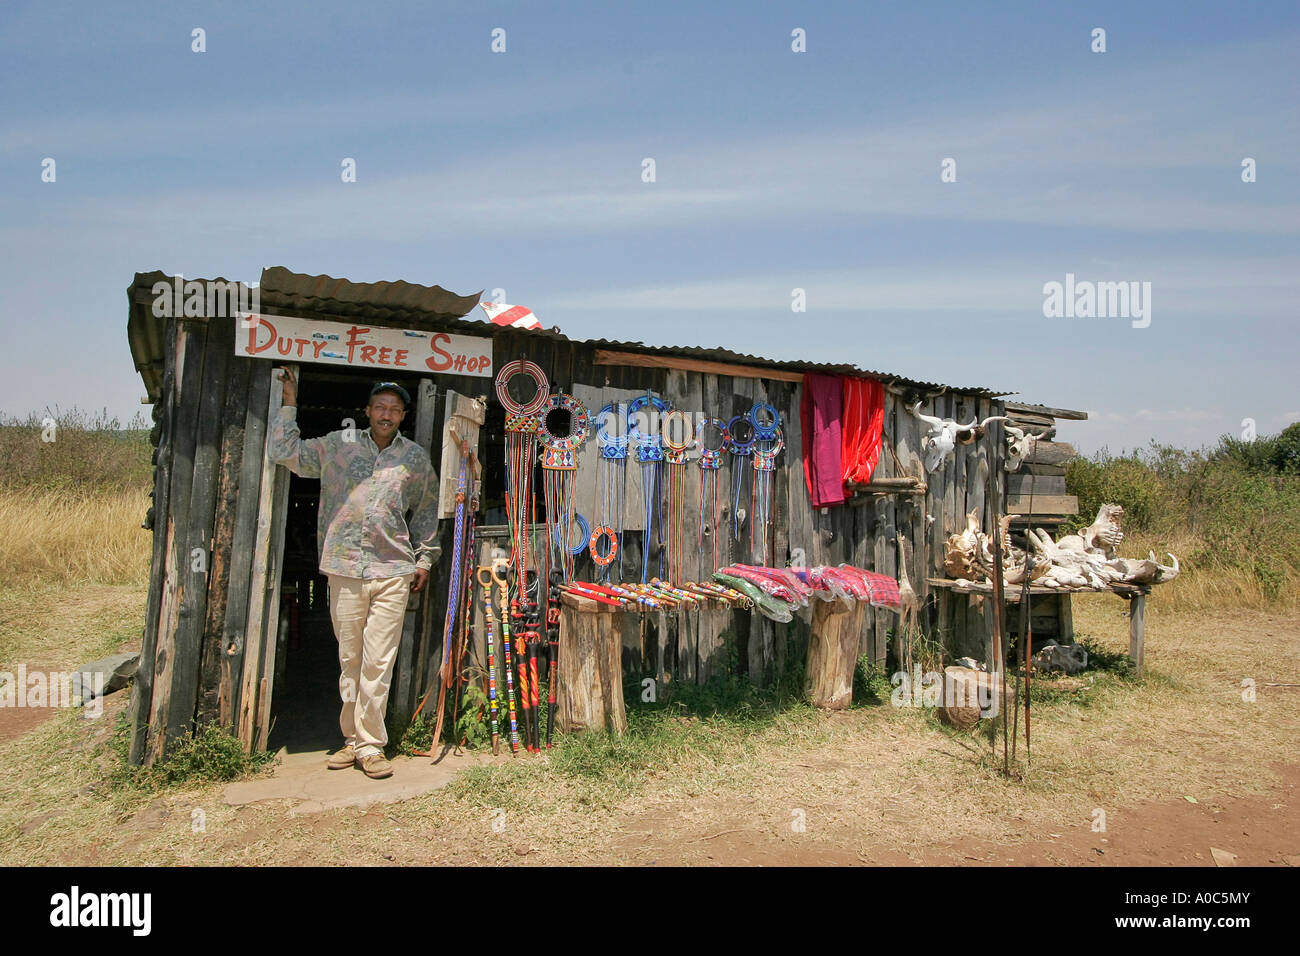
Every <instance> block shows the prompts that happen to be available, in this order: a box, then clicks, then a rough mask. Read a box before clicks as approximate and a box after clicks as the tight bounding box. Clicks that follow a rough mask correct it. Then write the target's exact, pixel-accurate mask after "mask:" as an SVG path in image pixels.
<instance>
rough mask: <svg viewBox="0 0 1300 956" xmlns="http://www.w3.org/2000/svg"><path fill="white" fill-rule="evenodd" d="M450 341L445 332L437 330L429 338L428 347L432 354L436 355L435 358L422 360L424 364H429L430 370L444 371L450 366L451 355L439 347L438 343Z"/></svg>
mask: <svg viewBox="0 0 1300 956" xmlns="http://www.w3.org/2000/svg"><path fill="white" fill-rule="evenodd" d="M450 341H451V336H450V335H448V334H447V333H446V332H439V333H438V334H437V335H434V336H432V337H431V338H430V339H429V348H430V349H431V350H432V351H433V354H434V355H436V356H438V358H437V359H432V358H427V359H425V360H424V364H425V365H427V366H429V368H430V369H431V370H432V371H435V372H445V371H447V369H449V368H451V355H450V354H449V353H448V352H447V351H446V350H445V349H442V348H439V343H444V344H445V343H447V342H450Z"/></svg>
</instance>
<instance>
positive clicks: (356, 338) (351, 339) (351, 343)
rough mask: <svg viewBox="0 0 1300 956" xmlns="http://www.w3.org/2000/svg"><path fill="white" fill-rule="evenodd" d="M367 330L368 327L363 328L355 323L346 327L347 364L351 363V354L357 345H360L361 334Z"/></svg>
mask: <svg viewBox="0 0 1300 956" xmlns="http://www.w3.org/2000/svg"><path fill="white" fill-rule="evenodd" d="M369 331H370V330H369V329H364V328H361V327H360V326H356V325H354V326H352V328H350V329H348V364H349V365H351V364H352V358H353V354H354V352H355V351H356V348H357V346H358V345H360V344H361V343H362V341H363V340H362V338H361V336H363V335H365V334H366V333H368V332H369Z"/></svg>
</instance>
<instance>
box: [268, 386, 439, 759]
mask: <svg viewBox="0 0 1300 956" xmlns="http://www.w3.org/2000/svg"><path fill="white" fill-rule="evenodd" d="M380 380H383V381H396V382H398V383H399V384H400V385H401V386H402V387H403V388H405V389H406V391H407V392H408V393H409V394H410V395H411V402H412V404H411V407H410V408H408V409H407V412H406V417H405V418H404V419H403V420H402V426H401V432H402V434H403V435H404V436H405V437H407V438H410V439H412V440H414V438H415V421H416V413H417V409H416V403H417V402H418V401H419V396H420V387H419V386H420V382H419V379H418V378H415V377H410V376H405V377H402V376H396V377H395V376H392V375H391V374H386V375H384V376H383V377H382V379H381V378H379V377H377V375H376V374H375V373H370V372H367V371H364V370H358V371H350V370H342V369H336V368H333V367H330V366H321V365H302V366H300V368H299V374H298V416H297V417H298V427H299V430H300V432H301V434H302V437H303V438H318V437H320V436H322V435H325V434H328V433H329V432H332V431H337V430H339V429H342V428H347V427H354V428H356V429H357V431H358V432H360V431H362V430H364V429H365V428H366V427H367V425H368V422H367V420H366V415H365V410H364V409H365V406H366V403H367V401H368V400H369V397H370V388H371V387H372V386H373V385H374V383H375V382H376V381H380ZM349 420H350V421H349ZM319 509H320V481H319V480H318V479H315V478H303V477H300V476H298V475H290V479H289V506H288V515H287V518H286V522H285V535H284V553H283V554H282V555H281V563H280V568H281V577H280V591H281V607H280V629H279V631H280V633H279V639H278V643H277V647H276V662H275V684H274V688H273V691H272V696H271V730H270V735H269V738H268V749H270V750H271V751H272V752H274V751H277V750H279V749H280V748H285V749H286V750H287V751H288V752H290V753H300V752H315V751H321V750H334V749H336V748H338V747H340V746H342V744H343V735H342V732H341V731H340V730H339V710H340V708H341V706H342V702H341V700H340V697H339V686H338V682H339V662H338V642H337V640H336V639H335V637H334V625H333V623H332V622H331V620H330V609H329V580H328V578H326V576H325V575H323V574H321V573H320V571H319V567H320V555H319V552H318V550H317V547H318V545H317V535H316V525H317V516H318V514H319ZM390 706H391V701H390Z"/></svg>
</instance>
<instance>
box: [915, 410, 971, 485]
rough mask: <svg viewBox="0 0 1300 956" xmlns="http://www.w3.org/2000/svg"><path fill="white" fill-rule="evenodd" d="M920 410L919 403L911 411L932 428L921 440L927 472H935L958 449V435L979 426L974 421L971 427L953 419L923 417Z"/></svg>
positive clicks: (932, 416)
mask: <svg viewBox="0 0 1300 956" xmlns="http://www.w3.org/2000/svg"><path fill="white" fill-rule="evenodd" d="M920 409H921V403H920V402H917V403H916V404H915V405H913V406H912V407H911V409H910V411H911V413H912V414H913V415H915V416H916V417H917V418H919V419H920V420H921V421H923V422H925V424H926V425H928V426H929V428H930V430H929V432H928V433H926V434H925V435H924V436H922V438H921V448H922V449H923V450H924V451H925V470H926V471H927V472H933V471H936V470H937V469H938V468H939V466H940V465H942V464H943V463H944V460H945V459H947V458H948V456H949V455H951V454H952V452H953V449H954V448H956V447H957V433H958V432H964V431H970V430H971V429H974V428H976V427H978V425H977V422H976V421H972V422H971V423H970V424H969V425H959V424H957V422H956V421H954V420H953V419H951V418H936V417H935V416H934V415H922V414H921V410H920Z"/></svg>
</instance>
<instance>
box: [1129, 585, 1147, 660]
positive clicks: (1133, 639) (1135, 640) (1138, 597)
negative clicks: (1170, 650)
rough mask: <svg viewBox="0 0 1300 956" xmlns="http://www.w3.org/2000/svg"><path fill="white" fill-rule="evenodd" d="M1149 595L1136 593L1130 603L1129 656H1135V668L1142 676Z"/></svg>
mask: <svg viewBox="0 0 1300 956" xmlns="http://www.w3.org/2000/svg"><path fill="white" fill-rule="evenodd" d="M1146 616H1147V596H1146V595H1145V594H1135V595H1133V597H1132V598H1131V599H1130V600H1129V605H1128V656H1129V657H1131V658H1133V670H1134V671H1135V672H1136V673H1137V675H1138V676H1139V677H1141V676H1142V657H1143V653H1144V645H1145V643H1146Z"/></svg>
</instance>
